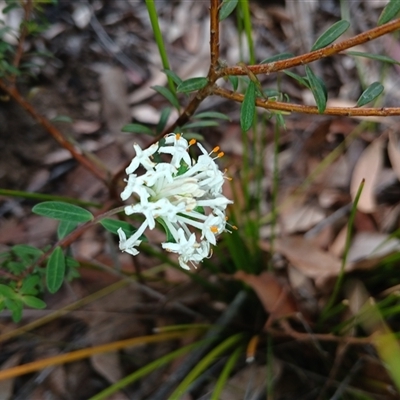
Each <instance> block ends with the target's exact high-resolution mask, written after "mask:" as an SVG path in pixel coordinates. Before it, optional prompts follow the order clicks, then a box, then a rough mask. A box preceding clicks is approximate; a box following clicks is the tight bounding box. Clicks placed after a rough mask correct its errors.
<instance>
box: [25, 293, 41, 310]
mask: <svg viewBox="0 0 400 400" xmlns="http://www.w3.org/2000/svg"><path fill="white" fill-rule="evenodd" d="M21 300H22V301H23V302H24V303H25V304H26V305H27V306H28V307H31V308H36V309H42V308H46V303H45V302H44V301H43V300H40V299H38V298H37V297H34V296H22V297H21Z"/></svg>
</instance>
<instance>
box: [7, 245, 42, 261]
mask: <svg viewBox="0 0 400 400" xmlns="http://www.w3.org/2000/svg"><path fill="white" fill-rule="evenodd" d="M11 250H12V251H13V253H14V254H15V255H16V256H18V257H20V258H21V259H22V260H25V261H27V262H31V261H33V260H37V259H38V258H39V257H40V256H42V255H43V251H42V250H40V249H38V248H37V247H34V246H30V245H28V244H16V245H15V246H13V247H12V249H11Z"/></svg>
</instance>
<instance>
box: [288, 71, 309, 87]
mask: <svg viewBox="0 0 400 400" xmlns="http://www.w3.org/2000/svg"><path fill="white" fill-rule="evenodd" d="M283 73H284V74H286V75H287V76H290V77H291V78H293V79H294V80H296V81H297V82H299V83H300V85H303V86H305V87H308V88H310V86H309V85H308V82H307V81H306V80H305V79H304V78H303V77H302V76H300V75H297V74H295V73H294V72H291V71H286V70H283Z"/></svg>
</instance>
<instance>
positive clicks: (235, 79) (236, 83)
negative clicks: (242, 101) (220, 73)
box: [228, 75, 239, 92]
mask: <svg viewBox="0 0 400 400" xmlns="http://www.w3.org/2000/svg"><path fill="white" fill-rule="evenodd" d="M228 79H229V82H230V83H231V84H232V89H233V91H234V92H236V90H237V88H238V86H239V78H238V77H237V76H234V75H229V76H228Z"/></svg>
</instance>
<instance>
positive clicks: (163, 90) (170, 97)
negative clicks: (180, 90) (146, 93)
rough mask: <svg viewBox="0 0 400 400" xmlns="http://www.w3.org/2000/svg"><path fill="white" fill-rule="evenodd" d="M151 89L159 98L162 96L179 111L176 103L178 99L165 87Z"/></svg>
mask: <svg viewBox="0 0 400 400" xmlns="http://www.w3.org/2000/svg"><path fill="white" fill-rule="evenodd" d="M151 88H152V89H154V90H155V91H156V92H158V93H160V94H161V96H164V97H165V98H166V99H167V100H168V101H169V102H170V103H171V104H172V105H173V106H174V107H175V108H176V109H177V110H179V109H180V105H179V103H178V99H177V98H176V96H175V95H174V94H173V93H172V92H171V91H170V90H169V89H167V88H166V87H164V86H158V85H156V86H152V87H151Z"/></svg>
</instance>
